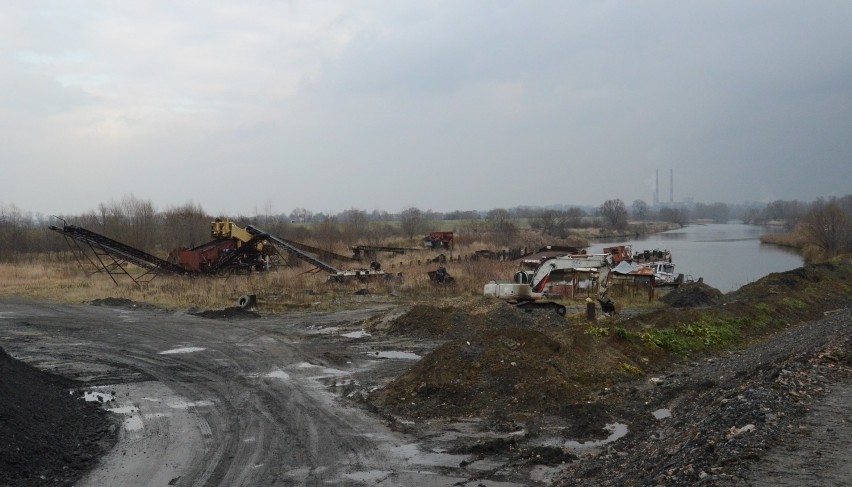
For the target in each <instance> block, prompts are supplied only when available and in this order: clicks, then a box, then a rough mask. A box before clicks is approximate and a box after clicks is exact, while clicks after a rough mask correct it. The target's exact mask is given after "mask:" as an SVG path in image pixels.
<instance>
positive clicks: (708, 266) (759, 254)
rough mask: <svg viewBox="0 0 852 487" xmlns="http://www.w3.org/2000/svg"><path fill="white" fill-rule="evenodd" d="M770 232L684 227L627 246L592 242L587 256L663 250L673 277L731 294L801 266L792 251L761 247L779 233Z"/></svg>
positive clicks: (724, 226) (745, 227)
mask: <svg viewBox="0 0 852 487" xmlns="http://www.w3.org/2000/svg"><path fill="white" fill-rule="evenodd" d="M777 231H778V230H777V229H775V228H773V227H764V226H755V225H745V224H742V223H724V224H708V225H687V226H685V227H683V228H679V229H677V230H670V231H668V232H663V233H657V234H654V235H648V236H645V237H639V238H635V239H632V240H627V241H610V242H595V243H593V244H592V245H591V246H590V247H589V252H592V253H600V252H601V251H602V249H603V248H604V247H609V246H611V245H625V244H629V245H632V246H633V252H634V253H635V252H642V251H643V250H654V249H660V250H663V249H666V250H669V251H670V252H671V253H672V262H674V263H675V271H676V272H677V273H680V274H684V275H685V276H692V278H694V279H696V280H697V279H698V278H699V277H703V278H704V282H705V283H706V284H708V285H710V286H713V287H715V288H717V289H719V290H720V291H722V292H725V293H727V292H730V291H734V290H736V289H739V288H740V287H741V286H743V285H745V284H748V283H750V282H754V281H756V280H757V279H760V278H761V277H763V276H766V275H767V274H771V273H773V272H782V271H788V270H790V269H795V268H797V267H801V266H802V263H803V261H802V257H801V256H800V255H799V254H798V253H797V252H795V251H793V250H790V249H786V248H783V247H777V246H775V245H765V244H761V243H760V236H761V235H763V234H766V233H772V232H777Z"/></svg>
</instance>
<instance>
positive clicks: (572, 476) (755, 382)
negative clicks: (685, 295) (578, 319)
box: [557, 308, 852, 486]
mask: <svg viewBox="0 0 852 487" xmlns="http://www.w3.org/2000/svg"><path fill="white" fill-rule="evenodd" d="M850 332H852V308H846V309H844V310H840V311H838V312H835V313H831V314H830V315H829V316H827V317H826V318H824V319H822V320H819V321H816V322H812V323H808V324H805V325H803V326H800V327H796V328H793V329H790V330H789V331H787V332H785V333H783V334H781V335H779V336H777V337H774V338H772V339H769V340H767V341H765V342H763V343H761V344H759V345H756V346H754V347H752V348H750V349H748V350H746V351H742V352H734V353H731V354H730V355H729V356H725V357H719V358H711V359H706V360H705V361H703V362H702V363H689V364H684V366H682V367H680V368H679V370H676V371H674V372H672V373H670V374H669V375H667V376H665V377H661V378H658V379H657V380H656V381H649V382H647V383H636V384H631V385H626V386H624V387H620V388H618V390H616V391H614V393H613V396H615V397H613V398H612V399H614V400H613V401H611V402H610V408H612V410H613V411H614V415H615V416H616V417H619V418H620V419H621V420H623V422H625V423H627V424H628V425H629V428H630V433H628V434H627V435H626V436H625V437H624V438H622V439H620V440H619V441H617V442H614V443H612V444H609V445H607V446H606V447H604V448H600V449H598V450H597V451H595V452H594V453H592V454H590V455H589V457H588V458H585V459H584V460H583V461H580V462H573V463H572V464H570V466H569V467H568V468H567V469H565V470H564V471H563V472H562V474H561V477H560V479H559V481H558V482H557V483H558V484H559V485H590V486H591V485H667V486H672V485H723V486H724V485H744V484H746V485H852V480H850V479H852V475H850V472H849V469H850V464H852V462H850V460H852V449H850V448H849V446H850V438H852V423H850V421H849V419H850V418H849V416H850V413H849V408H848V404H850V402H852V354H850V343H852V333H850ZM654 384H656V385H654ZM619 396H620V399H621V400H619ZM616 404H619V405H618V406H615V405H616ZM655 410H657V411H660V410H665V411H662V412H661V415H664V414H665V412H670V414H671V417H668V418H663V419H656V418H655V416H653V415H652V414H651V412H652V411H655ZM793 472H794V473H793Z"/></svg>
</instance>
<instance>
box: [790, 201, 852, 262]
mask: <svg viewBox="0 0 852 487" xmlns="http://www.w3.org/2000/svg"><path fill="white" fill-rule="evenodd" d="M802 228H803V230H804V232H805V235H806V237H807V239H808V243H810V244H811V245H814V246H816V247H817V248H819V249H820V250H821V251H822V252H823V254H824V255H825V257H829V258H830V257H834V256H836V255H838V254H840V253H843V252H849V251H850V250H852V216H850V214H849V213H847V212H845V211H843V208H842V207H841V206H840V204H839V203H838V201H837V199H835V198H832V199H830V200H828V201H826V200H824V199H822V198H820V199H818V200H817V201H815V202H814V203H813V205H811V209H810V210H809V211H808V212H807V213H806V214H805V216H804V218H803V219H802Z"/></svg>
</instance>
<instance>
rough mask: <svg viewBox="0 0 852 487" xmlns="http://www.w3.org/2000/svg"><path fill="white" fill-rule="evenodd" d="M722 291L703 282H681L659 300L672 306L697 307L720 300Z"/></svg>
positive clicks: (713, 303) (719, 301)
mask: <svg viewBox="0 0 852 487" xmlns="http://www.w3.org/2000/svg"><path fill="white" fill-rule="evenodd" d="M723 296H724V295H723V294H722V291H719V290H718V289H716V288H714V287H710V286H708V285H707V284H704V283H703V282H691V283H687V284H682V285H680V286H678V287H677V289H675V290H673V291H671V292H670V293H668V294H666V295H665V296H663V297H662V298H661V299H660V300H661V301H662V302H664V303H666V304H667V305H669V306H671V307H673V308H697V307H699V306H712V305H715V304H719V303H721V302H722V297H723Z"/></svg>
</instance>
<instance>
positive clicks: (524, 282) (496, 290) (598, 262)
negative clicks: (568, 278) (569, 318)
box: [484, 254, 614, 316]
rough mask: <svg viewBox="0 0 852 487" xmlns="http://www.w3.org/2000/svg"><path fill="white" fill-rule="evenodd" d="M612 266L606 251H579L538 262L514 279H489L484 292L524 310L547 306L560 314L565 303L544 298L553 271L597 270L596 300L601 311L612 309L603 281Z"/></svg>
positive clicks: (606, 279)
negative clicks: (585, 252)
mask: <svg viewBox="0 0 852 487" xmlns="http://www.w3.org/2000/svg"><path fill="white" fill-rule="evenodd" d="M612 267H613V258H612V255H609V254H588V255H587V254H583V255H566V256H560V257H551V258H550V259H547V260H545V261H544V262H542V263H541V264H540V265H539V266H538V267H537V268H536V269H535V270H534V271H520V272H518V273H516V274H515V276H514V281H491V282H489V283H488V284H486V285H485V289H484V294H485V295H486V296H494V297H497V298H500V299H503V300H505V301H508V302H509V303H511V304H514V305H515V306H518V307H519V308H521V309H524V310H526V311H532V310H541V309H548V310H553V311H555V312H556V314H558V315H560V316H564V315H565V314H566V312H567V309H566V308H565V306H563V305H561V304H559V303H557V302H554V301H550V300H546V299H543V298H544V297H545V294H544V290H545V288H546V287H547V284H548V282H549V280H550V276H551V274H552V273H554V272H558V271H561V272H566V271H587V272H590V273H592V274H594V273H597V278H596V279H595V285H596V287H597V288H598V289H599V292H598V294H597V298H598V301H600V303H601V307H602V308H603V310H604V312H606V311H607V310H609V311H612V310H613V309H614V304H613V303H612V301H611V300H610V299H609V297H608V293H607V284H608V280H609V273H610V270H611V269H612Z"/></svg>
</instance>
